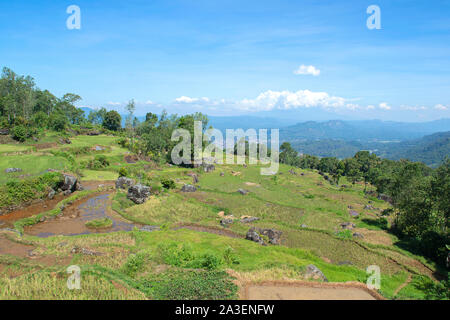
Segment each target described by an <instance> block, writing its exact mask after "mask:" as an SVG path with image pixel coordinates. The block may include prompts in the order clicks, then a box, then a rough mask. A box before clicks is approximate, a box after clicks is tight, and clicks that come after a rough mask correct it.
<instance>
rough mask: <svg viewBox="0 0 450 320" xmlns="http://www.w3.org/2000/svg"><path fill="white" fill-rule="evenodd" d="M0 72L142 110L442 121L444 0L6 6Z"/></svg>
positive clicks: (0, 6)
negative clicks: (73, 9) (373, 25)
mask: <svg viewBox="0 0 450 320" xmlns="http://www.w3.org/2000/svg"><path fill="white" fill-rule="evenodd" d="M72 4H74V5H77V6H79V7H80V9H81V30H68V29H67V27H66V20H67V18H68V17H69V14H67V13H66V8H67V7H68V6H69V5H72ZM372 4H375V5H378V6H379V7H380V9H381V27H382V28H381V29H380V30H369V29H368V28H367V26H366V20H367V18H368V17H369V14H367V13H366V9H367V7H368V6H369V5H372ZM0 65H1V66H8V67H10V68H12V69H13V70H14V71H16V72H17V73H19V74H30V75H32V76H33V77H34V78H35V79H36V82H37V84H38V86H39V87H41V88H43V89H48V90H50V91H51V92H53V93H55V94H56V95H59V96H62V95H63V94H64V93H66V92H73V93H77V94H79V95H80V96H82V98H83V100H82V101H81V103H80V104H79V105H80V106H90V107H94V108H95V107H101V106H104V107H107V108H109V109H117V110H119V111H121V110H123V106H124V104H125V103H126V102H127V101H128V100H130V99H132V98H134V99H135V100H136V101H137V105H138V108H137V109H138V110H137V111H138V112H137V113H138V114H145V112H147V111H152V112H160V111H161V110H162V108H166V109H167V110H168V111H169V112H170V113H171V112H175V113H188V112H195V111H201V112H204V113H207V114H211V115H240V114H254V115H263V114H264V115H275V116H279V117H283V116H284V117H295V118H296V119H297V118H298V119H299V120H302V119H303V120H310V119H313V120H314V119H315V118H317V119H322V118H323V119H326V118H330V119H338V118H339V119H383V120H397V121H425V120H433V119H439V118H443V117H450V0H446V1H444V0H441V1H438V0H436V1H433V2H430V1H392V0H391V1H380V0H372V1H336V0H335V1H321V0H314V1H312V0H311V1H300V0H297V1H283V0H277V1H275V0H272V1H264V0H258V1H252V0H251V1H250V0H245V1H244V0H241V1H228V0H221V1H214V0H209V1H202V0H191V1H187V0H186V1H174V0H165V1H152V0H145V1H141V0H139V1H138V0H129V1H111V0H109V1H103V0H100V1H93V0H89V1H81V0H72V1H60V0H58V1H54V0H53V1H39V0H36V1H1V2H0ZM302 66H303V67H302ZM299 70H300V72H297V73H296V72H295V71H299ZM319 72H320V73H319Z"/></svg>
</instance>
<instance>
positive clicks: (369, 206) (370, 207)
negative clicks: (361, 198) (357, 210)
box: [364, 204, 374, 210]
mask: <svg viewBox="0 0 450 320" xmlns="http://www.w3.org/2000/svg"><path fill="white" fill-rule="evenodd" d="M373 209H374V207H373V206H371V205H368V204H366V205H365V206H364V210H373Z"/></svg>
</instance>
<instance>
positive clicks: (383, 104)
mask: <svg viewBox="0 0 450 320" xmlns="http://www.w3.org/2000/svg"><path fill="white" fill-rule="evenodd" d="M379 107H380V109H383V110H391V106H389V105H388V104H387V102H382V103H380V104H379Z"/></svg>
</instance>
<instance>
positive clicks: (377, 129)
mask: <svg viewBox="0 0 450 320" xmlns="http://www.w3.org/2000/svg"><path fill="white" fill-rule="evenodd" d="M449 130H450V119H441V120H436V121H431V122H423V123H405V122H393V121H380V120H367V121H342V120H332V121H326V122H315V121H308V122H302V123H298V124H296V125H293V126H289V127H286V128H282V129H281V130H280V137H281V139H282V140H283V141H290V142H294V141H302V140H303V141H304V140H324V139H325V140H326V139H332V140H344V141H364V142H369V141H403V140H407V139H416V138H421V137H423V136H425V135H429V134H432V133H436V132H443V131H449Z"/></svg>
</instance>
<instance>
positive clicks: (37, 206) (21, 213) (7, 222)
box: [0, 194, 64, 228]
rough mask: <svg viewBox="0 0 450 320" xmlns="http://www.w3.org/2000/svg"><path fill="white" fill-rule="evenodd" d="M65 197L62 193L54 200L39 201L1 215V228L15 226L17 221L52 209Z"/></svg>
mask: <svg viewBox="0 0 450 320" xmlns="http://www.w3.org/2000/svg"><path fill="white" fill-rule="evenodd" d="M63 199H64V196H63V195H62V194H58V195H56V196H55V197H54V198H53V199H52V200H46V201H39V202H37V203H34V204H32V205H30V206H28V207H26V208H23V209H19V210H15V211H12V212H10V213H7V214H4V215H1V216H0V228H13V223H14V222H15V221H17V220H20V219H23V218H28V217H31V216H34V215H36V214H39V213H41V212H46V211H48V210H51V209H53V208H54V207H55V206H56V205H57V204H58V202H60V201H61V200H63Z"/></svg>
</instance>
